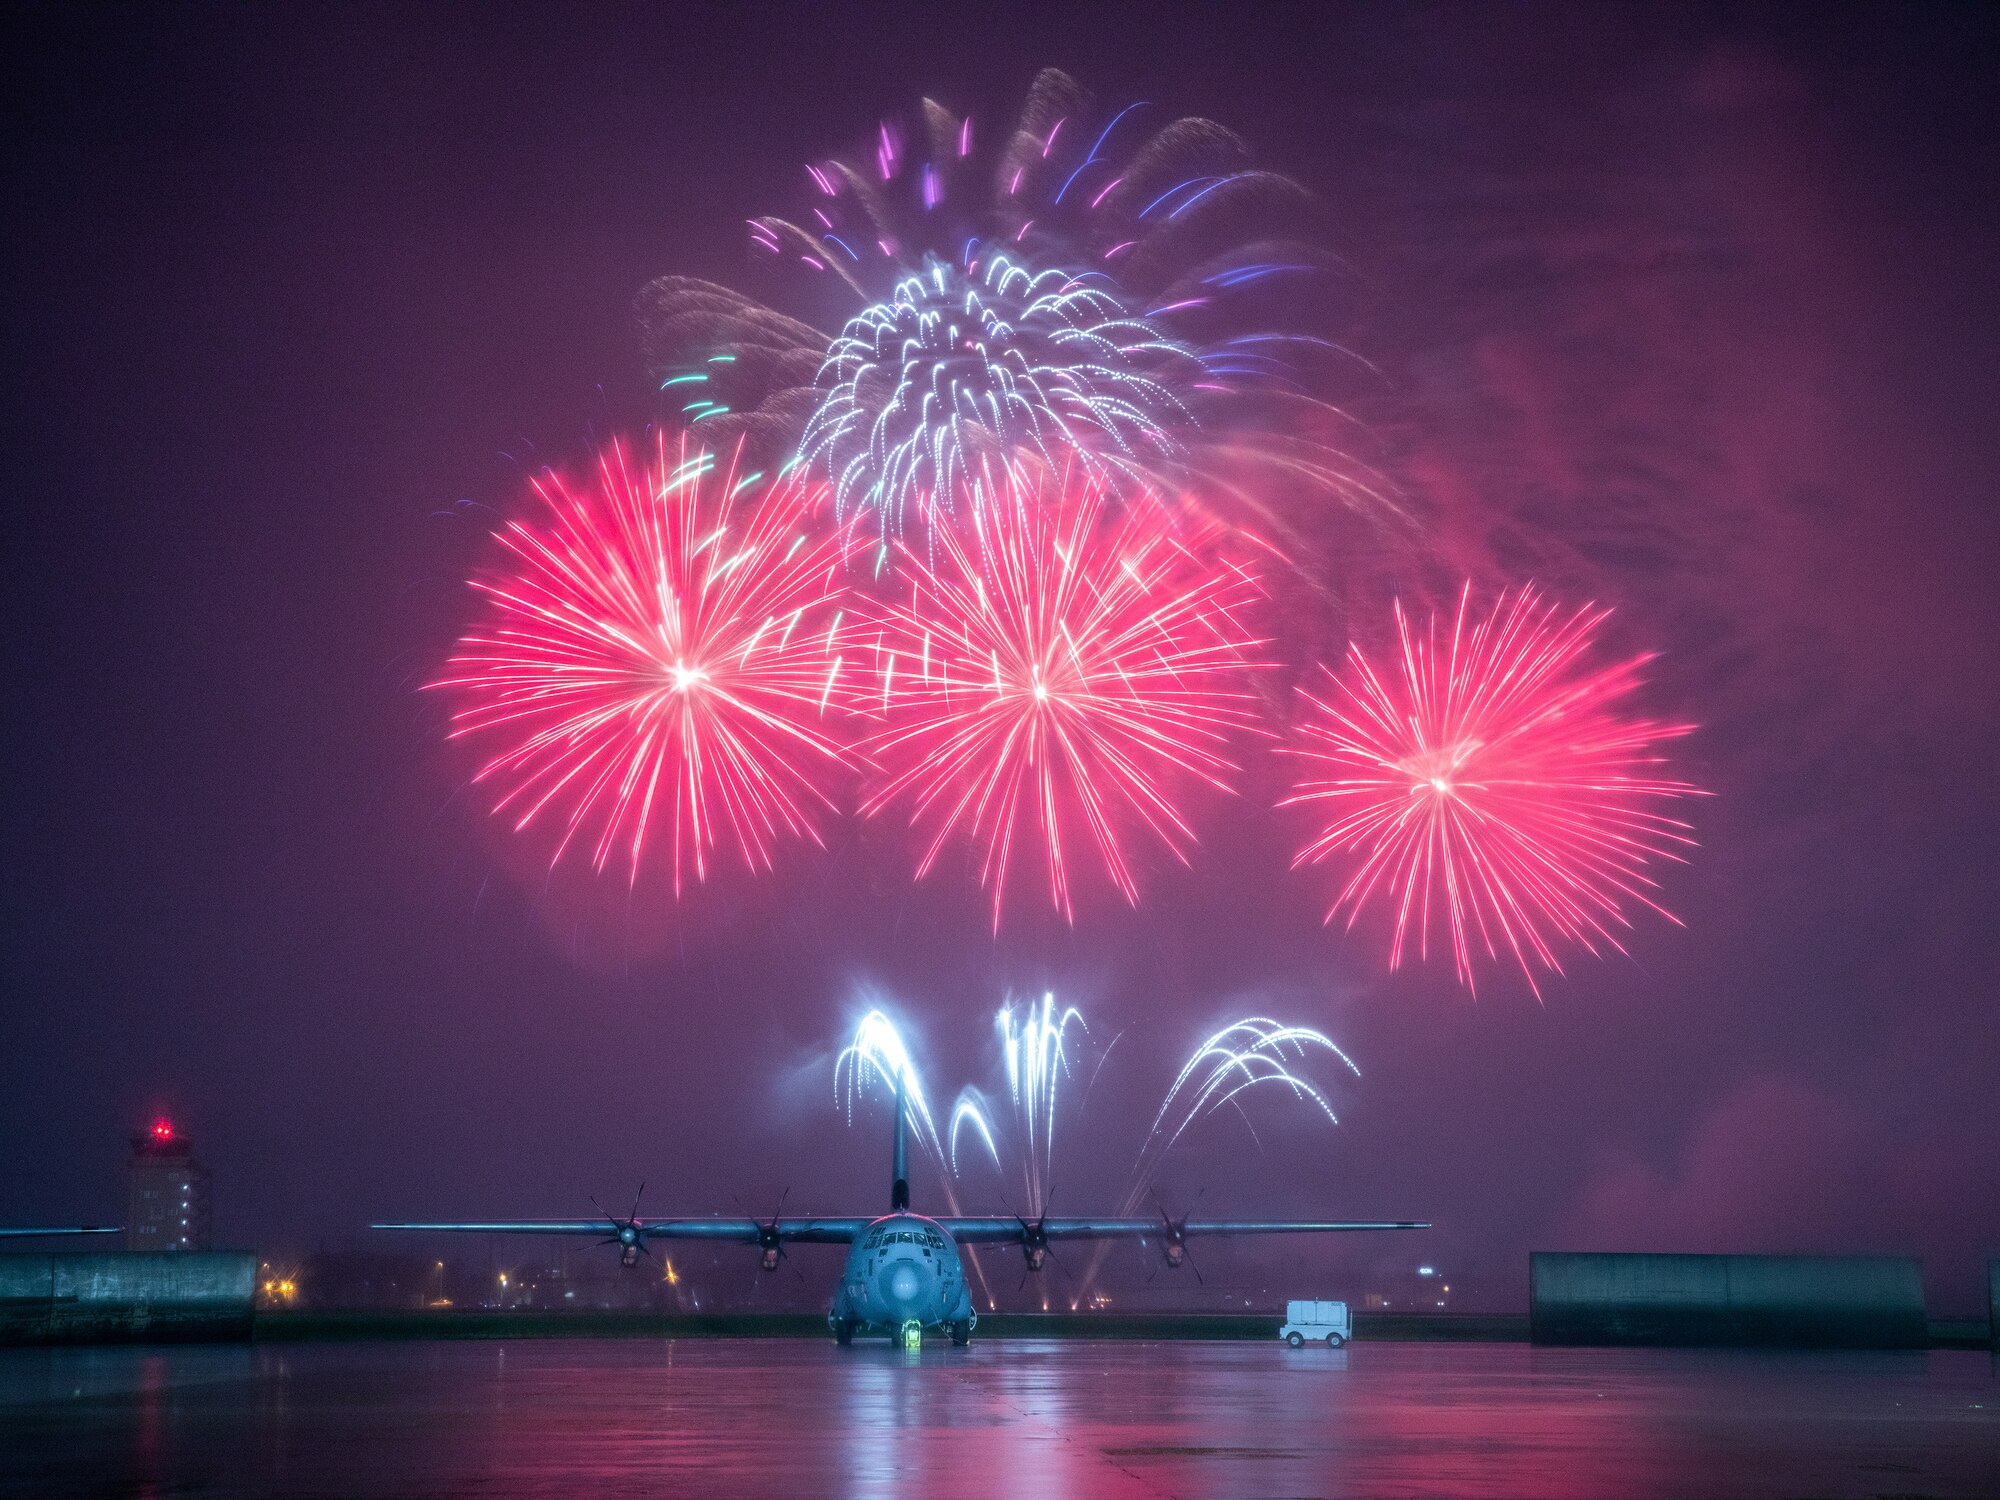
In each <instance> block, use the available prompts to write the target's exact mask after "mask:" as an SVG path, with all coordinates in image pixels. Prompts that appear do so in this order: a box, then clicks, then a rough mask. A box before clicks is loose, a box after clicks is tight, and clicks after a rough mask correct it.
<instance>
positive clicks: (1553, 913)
mask: <svg viewBox="0 0 2000 1500" xmlns="http://www.w3.org/2000/svg"><path fill="white" fill-rule="evenodd" d="M1608 613H1609V611H1607V610H1602V609H1597V608H1592V607H1588V606H1586V607H1584V608H1581V609H1578V610H1575V611H1573V612H1570V613H1564V612H1563V611H1562V610H1561V609H1559V608H1558V607H1557V606H1556V605H1555V604H1553V603H1550V602H1547V601H1545V600H1543V599H1542V598H1540V597H1539V596H1538V595H1537V594H1536V593H1535V591H1534V590H1532V589H1522V590H1519V591H1517V592H1515V593H1513V594H1511V595H1509V594H1502V595H1501V596H1500V598H1499V599H1498V600H1497V601H1496V602H1495V604H1494V606H1493V609H1492V611H1491V613H1490V614H1488V615H1487V616H1485V618H1483V619H1475V618H1473V616H1472V614H1471V591H1470V589H1469V588H1468V589H1467V590H1465V591H1464V592H1463V593H1461V595H1460V598H1459V604H1458V610H1457V614H1456V616H1455V617H1453V618H1452V619H1451V620H1450V621H1449V622H1448V623H1447V624H1446V626H1445V633H1442V634H1441V631H1440V622H1439V620H1438V618H1437V617H1436V616H1435V615H1433V616H1431V617H1430V618H1429V619H1428V620H1427V621H1426V622H1425V624H1424V625H1423V626H1422V627H1421V628H1419V627H1417V626H1414V625H1413V624H1412V622H1411V621H1410V619H1409V618H1408V617H1407V616H1406V615H1405V614H1404V612H1403V610H1402V608H1401V607H1400V605H1399V606H1398V607H1397V610H1396V626H1397V631H1398V635H1399V638H1400V645H1401V651H1400V656H1399V658H1398V661H1397V663H1396V666H1395V669H1393V670H1390V671H1386V672H1385V671H1382V670H1378V668H1377V666H1376V664H1375V663H1374V662H1373V661H1372V660H1370V658H1369V657H1368V655H1367V654H1366V653H1365V652H1364V651H1363V650H1362V649H1361V648H1360V647H1359V646H1355V647H1353V648H1351V649H1350V651H1349V655H1348V663H1347V665H1348V670H1347V672H1346V673H1345V674H1344V675H1338V676H1335V675H1332V674H1329V676H1330V679H1331V681H1330V686H1331V688H1332V691H1331V693H1330V694H1329V695H1328V696H1327V697H1326V698H1325V699H1321V698H1318V697H1312V696H1311V695H1310V694H1308V695H1307V696H1308V698H1309V700H1310V702H1311V703H1312V705H1313V707H1314V708H1315V709H1316V710H1317V714H1316V717H1314V718H1313V719H1312V720H1311V721H1309V722H1308V724H1307V725H1306V727H1305V730H1304V740H1303V742H1302V744H1301V746H1300V747H1299V750H1298V753H1300V754H1302V755H1304V756H1305V757H1307V758H1308V759H1310V760H1312V761H1314V762H1316V763H1317V774H1316V775H1314V776H1313V777H1312V778H1311V779H1309V780H1306V781H1303V782H1301V783H1300V784H1299V786H1298V787H1297V788H1296V790H1295V791H1294V793H1293V795H1292V796H1291V797H1290V798H1289V799H1288V800H1289V801H1291V802H1294V803H1305V804H1309V805H1311V806H1313V807H1314V808H1315V809H1317V810H1319V811H1321V812H1322V813H1323V815H1324V816H1325V817H1326V818H1327V820H1328V821H1327V822H1326V823H1325V825H1324V826H1323V827H1322V828H1321V829H1320V830H1319V832H1318V833H1317V835H1316V836H1315V837H1314V838H1313V839H1312V841H1311V842H1310V843H1309V844H1307V845H1306V847H1305V848H1304V850H1302V851H1301V853H1300V854H1299V857H1298V862H1299V863H1301V864H1304V863H1317V862H1319V861H1322V860H1325V859H1328V858H1330V857H1333V856H1335V855H1345V856H1349V857H1350V859H1351V860H1352V872H1351V874H1349V875H1348V878H1347V880H1346V882H1345V884H1343V885H1342V887H1341V889H1340V891H1339V894H1338V895H1337V896H1336V897H1335V898H1334V902H1333V906H1332V909H1331V911H1330V912H1329V914H1328V919H1329V920H1331V919H1332V918H1333V917H1334V916H1336V915H1338V914H1339V913H1341V912H1343V911H1345V912H1346V913H1347V914H1348V925H1349V926H1350V927H1352V925H1353V924H1354V922H1355V921H1356V920H1357V919H1358V918H1359V916H1360V915H1361V913H1362V911H1363V910H1364V909H1365V908H1366V907H1367V906H1368V905H1369V904H1370V903H1371V901H1373V900H1374V899H1375V898H1376V897H1377V896H1378V895H1380V896H1381V897H1382V898H1383V899H1384V900H1385V901H1386V902H1387V903H1388V904H1389V905H1390V906H1392V907H1393V908H1394V923H1393V928H1392V933H1391V938H1390V946H1389V963H1390V967H1392V968H1394V967H1395V966H1397V965H1398V964H1399V963H1400V962H1401V961H1402V957H1403V954H1404V951H1405V947H1406V945H1407V942H1408V939H1409V937H1410V934H1411V931H1412V929H1414V931H1415V934H1416V940H1417V947H1418V951H1419V953H1420V954H1424V955H1428V953H1429V950H1430V934H1431V929H1432V926H1433V924H1434V923H1437V924H1440V925H1442V926H1443V927H1444V928H1445V929H1446V930H1447V931H1448V932H1449V934H1450V943H1451V950H1452V958H1453V962H1454V964H1455V966H1456V968H1457V972H1458V976H1459V978H1460V980H1461V981H1462V982H1463V983H1464V984H1465V985H1466V987H1467V988H1468V989H1473V988H1476V981H1475V965H1476V963H1477V962H1478V961H1480V960H1482V959H1489V960H1490V959H1493V958H1497V957H1499V956H1501V955H1502V954H1503V952H1504V953H1505V954H1506V955H1507V956H1510V957H1511V958H1512V959H1513V961H1514V962H1515V963H1516V964H1518V965H1519V967H1520V969H1521V971H1522V972H1523V974H1525V975H1526V976H1527V979H1528V982H1529V985H1530V987H1531V988H1532V987H1534V986H1535V983H1536V980H1535V969H1536V966H1539V967H1541V968H1542V969H1544V970H1553V971H1555V972H1558V973H1560V972H1561V970H1562V964H1561V959H1560V953H1559V951H1558V950H1559V948H1560V947H1561V946H1562V945H1565V944H1573V945H1575V946H1578V947H1581V948H1582V949H1584V950H1585V951H1586V952H1591V953H1595V952H1597V951H1598V949H1599V946H1600V945H1607V946H1609V947H1611V948H1614V949H1617V950H1618V951H1620V952H1622V951H1624V950H1623V946H1622V944H1621V943H1620V941H1619V938H1618V930H1619V929H1621V928H1624V927H1626V926H1629V918H1628V916H1627V914H1626V913H1627V908H1628V907H1630V906H1635V905H1636V906H1646V907H1651V908H1652V909H1654V910H1656V911H1661V912H1662V914H1663V915H1666V913H1665V912H1664V910H1663V908H1661V907H1660V906H1659V905H1658V903H1657V901H1656V900H1655V899H1654V894H1653V893H1654V892H1655V890H1656V885H1655V882H1654V881H1653V880H1652V878H1651V877H1650V876H1649V875H1648V874H1647V866H1648V864H1649V863H1650V862H1651V861H1652V860H1654V859H1658V858H1667V859H1674V858H1679V857H1680V855H1679V851H1680V850H1682V849H1684V848H1686V847H1688V846H1689V845H1690V844H1691V842H1692V839H1691V837H1690V831H1689V829H1688V826H1687V825H1686V824H1685V823H1682V822H1680V821H1678V820H1676V819H1674V818H1671V817H1668V816H1667V815H1666V814H1665V813H1663V812H1662V811H1660V810H1659V809H1660V808H1661V807H1662V805H1663V804H1665V803H1667V802H1669V801H1671V800H1673V799H1675V798H1679V797H1684V796H1687V795H1690V794H1692V793H1694V791H1695V788H1694V787H1692V786H1690V785H1688V784H1686V783H1685V782H1680V781H1674V780H1669V779H1667V778H1666V777H1665V776H1664V775H1663V774H1662V771H1661V761H1660V757H1659V755H1658V747H1659V746H1660V745H1661V744H1662V743H1663V742H1664V741H1667V740H1671V739H1674V738H1676V737H1678V736H1680V735H1682V734H1685V733H1687V731H1688V729H1689V727H1690V726H1688V725H1684V724H1666V723H1657V722H1654V721H1651V720H1646V719H1634V718H1627V717H1624V716H1623V715H1622V714H1621V712H1620V710H1621V708H1622V706H1623V700H1624V699H1625V698H1626V697H1627V696H1628V695H1629V694H1630V693H1631V692H1632V690H1633V689H1634V688H1635V687H1636V686H1637V684H1638V680H1639V671H1640V669H1641V668H1642V667H1643V666H1644V665H1645V662H1646V658H1644V657H1640V658H1636V659H1633V660H1629V661H1622V662H1618V663H1615V664H1613V665H1611V666H1608V667H1593V666H1591V665H1590V663H1589V660H1588V658H1589V654H1590V647H1591V643H1592V639H1593V637H1594V634H1595V632H1596V630H1597V628H1598V626H1599V625H1601V624H1602V623H1603V621H1604V619H1605V617H1606V616H1607V614H1608ZM1537 993H1539V990H1537Z"/></svg>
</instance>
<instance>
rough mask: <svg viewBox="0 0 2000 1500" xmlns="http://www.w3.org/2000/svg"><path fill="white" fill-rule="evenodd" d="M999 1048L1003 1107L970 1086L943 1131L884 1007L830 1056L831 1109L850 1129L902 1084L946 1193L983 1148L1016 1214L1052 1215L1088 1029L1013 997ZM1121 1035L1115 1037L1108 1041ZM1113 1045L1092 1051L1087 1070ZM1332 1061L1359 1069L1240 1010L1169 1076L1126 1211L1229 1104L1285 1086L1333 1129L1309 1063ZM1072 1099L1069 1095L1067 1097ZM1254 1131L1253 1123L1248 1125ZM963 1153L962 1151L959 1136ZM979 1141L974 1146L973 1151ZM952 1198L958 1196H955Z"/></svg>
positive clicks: (1331, 1050) (1311, 1033)
mask: <svg viewBox="0 0 2000 1500" xmlns="http://www.w3.org/2000/svg"><path fill="white" fill-rule="evenodd" d="M994 1032H995V1035H996V1037H997V1038H998V1041H999V1046H1000V1070H1001V1072H1002V1074H1003V1075H1004V1078H1005V1086H1006V1095H1007V1101H1008V1102H1007V1107H1006V1109H1005V1110H1004V1111H996V1110H994V1109H993V1108H992V1106H991V1104H990V1102H989V1100H990V1098H992V1097H997V1094H998V1090H997V1089H995V1090H993V1091H991V1093H989V1092H988V1091H985V1090H982V1089H980V1088H979V1087H978V1086H976V1085H973V1084H967V1085H966V1086H964V1087H963V1088H961V1089H960V1090H959V1092H958V1096H957V1099H956V1101H955V1102H954V1105H953V1108H952V1113H951V1117H950V1123H949V1125H948V1126H947V1128H946V1131H945V1132H944V1133H943V1135H942V1136H941V1135H940V1132H939V1130H938V1128H937V1123H936V1119H935V1117H934V1116H933V1114H932V1112H931V1108H930V1103H929V1096H928V1094H927V1093H926V1091H925V1089H924V1084H923V1078H922V1075H921V1072H920V1070H919V1069H918V1067H917V1065H916V1062H915V1059H914V1058H913V1057H912V1056H911V1053H910V1049H909V1046H908V1044H907V1043H906V1042H905V1041H904V1040H903V1036H902V1034H901V1032H900V1031H898V1030H897V1028H896V1024H895V1022H894V1021H893V1020H891V1019H890V1018H889V1015H888V1013H887V1012H886V1011H884V1010H883V1009H882V1008H881V1007H880V1006H879V1005H877V1006H874V1007H872V1008H871V1009H870V1010H869V1011H868V1012H867V1013H866V1014H865V1015H864V1016H863V1017H862V1018H861V1021H860V1023H859V1024H858V1025H857V1026H856V1027H855V1031H854V1036H853V1039H852V1040H851V1041H850V1042H849V1043H848V1044H847V1046H845V1047H843V1048H842V1049H841V1051H840V1052H839V1054H838V1055H837V1056H836V1057H835V1059H834V1069H833V1081H834V1098H835V1103H836V1105H837V1106H838V1107H839V1108H840V1109H841V1110H842V1111H843V1112H844V1113H845V1114H846V1116H847V1119H848V1123H849V1124H852V1123H853V1119H854V1111H855V1106H856V1104H857V1103H858V1102H859V1100H860V1099H861V1098H862V1097H863V1096H864V1095H865V1094H866V1093H867V1092H868V1091H869V1089H870V1087H871V1085H880V1086H882V1087H884V1088H885V1089H886V1090H890V1091H893V1089H894V1086H895V1082H896V1080H897V1079H898V1078H901V1079H902V1080H903V1085H904V1089H905V1098H906V1099H907V1101H908V1104H909V1120H910V1134H911V1138H912V1139H913V1140H914V1141H915V1142H916V1144H917V1147H918V1149H919V1151H921V1152H922V1153H923V1154H925V1155H926V1156H928V1157H929V1158H930V1160H931V1163H932V1165H933V1166H934V1167H936V1168H937V1170H938V1172H939V1174H940V1177H941V1180H942V1181H943V1183H944V1185H945V1187H946V1190H947V1192H950V1191H951V1184H952V1182H953V1181H954V1180H956V1179H959V1178H960V1177H962V1176H963V1175H964V1172H965V1169H966V1168H967V1167H969V1166H970V1165H971V1163H972V1162H974V1161H977V1160H978V1159H980V1157H981V1156H982V1155H983V1157H984V1158H985V1160H987V1161H988V1162H990V1163H991V1165H992V1166H994V1167H996V1168H998V1169H1000V1171H1001V1172H1002V1173H1003V1174H1009V1173H1018V1180H1019V1183H1020V1186H1021V1188H1022V1190H1023V1192H1024V1193H1025V1195H1026V1196H1025V1199H1024V1202H1023V1204H1022V1211H1023V1212H1025V1213H1026V1214H1028V1215H1030V1216H1033V1215H1038V1214H1042V1213H1045V1212H1047V1211H1048V1200H1049V1190H1050V1187H1051V1185H1052V1183H1053V1180H1054V1175H1055V1168H1056V1152H1055V1142H1056V1133H1057V1128H1058V1125H1059V1124H1061V1123H1062V1122H1063V1121H1064V1120H1065V1119H1067V1120H1069V1121H1070V1125H1071V1129H1072V1132H1073V1129H1074V1124H1075V1118H1076V1116H1077V1115H1078V1114H1080V1113H1081V1112H1082V1107H1083V1100H1082V1099H1080V1098H1077V1097H1076V1090H1075V1089H1074V1087H1066V1085H1074V1084H1075V1083H1076V1082H1077V1081H1078V1079H1077V1075H1078V1073H1079V1072H1080V1070H1081V1067H1082V1064H1083V1058H1082V1057H1081V1056H1079V1055H1078V1052H1077V1047H1076V1043H1077V1042H1078V1041H1085V1040H1088V1038H1089V1036H1090V1028H1089V1027H1088V1026H1087V1025H1086V1024H1085V1023H1084V1019H1083V1013H1082V1012H1081V1011H1080V1010H1078V1009H1077V1007H1075V1006H1074V1005H1061V1004H1059V1003H1058V1002H1057V1000H1056V997H1055V996H1054V995H1053V994H1045V995H1044V996H1043V997H1042V998H1041V1000H1040V1001H1038V1002H1030V1003H1028V1004H1026V1005H1023V1006H1021V1007H1019V1008H1018V1009H1017V1008H1016V1006H1015V1005H1014V1003H1013V1002H1012V1001H1009V1002H1008V1003H1007V1004H1005V1005H1003V1006H1001V1008H1000V1010H999V1012H998V1013H997V1014H996V1015H995V1017H994ZM1115 1041H1116V1039H1115V1038H1114V1039H1113V1044H1112V1045H1115ZM1110 1052H1111V1045H1107V1046H1105V1047H1104V1049H1103V1050H1102V1051H1101V1052H1099V1053H1098V1054H1097V1058H1096V1063H1095V1067H1094V1068H1093V1069H1092V1076H1093V1077H1094V1076H1095V1071H1096V1069H1097V1068H1101V1067H1103V1065H1104V1063H1105V1061H1106V1060H1107V1059H1108V1057H1109V1055H1110ZM1328 1059H1330V1060H1331V1061H1332V1063H1333V1064H1334V1065H1335V1066H1336V1067H1338V1068H1341V1069H1344V1070H1345V1071H1346V1073H1347V1074H1348V1075H1349V1076H1351V1077H1354V1078H1359V1077H1360V1076H1361V1070H1360V1068H1358V1067H1357V1066H1355V1063H1354V1060H1353V1059H1352V1058H1350V1057H1349V1056H1348V1055H1347V1054H1346V1053H1345V1052H1343V1051H1342V1050H1341V1049H1340V1047H1339V1046H1338V1045H1337V1044H1336V1043H1335V1042H1334V1040H1333V1039H1332V1038H1331V1037H1329V1036H1327V1035H1326V1034H1325V1033H1324V1032H1322V1031H1318V1030H1315V1029H1313V1028H1312V1027H1309V1026H1293V1025H1288V1024H1286V1023H1284V1022H1281V1021H1274V1020H1271V1019H1269V1018H1268V1017H1264V1016H1244V1017H1242V1018H1241V1019H1239V1020H1235V1021H1232V1022H1230V1023H1229V1024H1228V1025H1226V1026H1223V1027H1220V1028H1218V1029H1217V1030H1216V1031H1215V1032H1213V1033H1212V1034H1210V1035H1209V1036H1207V1037H1205V1038H1204V1039H1203V1040H1202V1041H1201V1042H1200V1043H1199V1044H1198V1045H1197V1046H1196V1047H1195V1048H1194V1050H1193V1051H1192V1052H1191V1053H1189V1055H1188V1059H1187V1061H1186V1063H1185V1064H1183V1066H1182V1067H1181V1070H1180V1072H1179V1073H1178V1074H1177V1075H1175V1078H1174V1081H1173V1083H1172V1084H1171V1085H1169V1087H1168V1088H1167V1091H1166V1093H1165V1094H1164V1095H1163V1096H1162V1097H1161V1100H1160V1106H1159V1109H1158V1110H1157V1111H1156V1112H1155V1113H1154V1115H1153V1119H1152V1124H1151V1127H1150V1128H1149V1129H1148V1131H1147V1133H1146V1135H1145V1137H1144V1139H1143V1140H1142V1141H1141V1142H1140V1145H1139V1149H1138V1152H1137V1154H1136V1155H1135V1157H1134V1158H1133V1165H1132V1171H1131V1176H1130V1179H1129V1182H1128V1186H1127V1189H1126V1192H1125V1196H1124V1203H1123V1207H1121V1208H1120V1210H1119V1212H1120V1213H1121V1214H1131V1213H1134V1212H1136V1211H1137V1210H1138V1209H1140V1208H1141V1207H1142V1206H1143V1205H1144V1203H1145V1201H1146V1197H1147V1195H1148V1194H1149V1193H1150V1192H1151V1191H1152V1190H1153V1186H1154V1184H1155V1182H1156V1181H1157V1180H1158V1178H1159V1175H1160V1171H1161V1168H1162V1167H1163V1166H1164V1165H1165V1163H1166V1160H1167V1157H1168V1155H1169V1153H1171V1152H1172V1150H1173V1149H1174V1147H1175V1146H1177V1145H1179V1144H1180V1142H1181V1140H1182V1138H1183V1137H1184V1136H1186V1135H1187V1133H1188V1132H1189V1131H1190V1130H1191V1129H1193V1128H1195V1127H1196V1126H1197V1125H1199V1124H1200V1123H1201V1122H1202V1121H1204V1120H1206V1119H1208V1118H1210V1117H1211V1116H1213V1115H1214V1114H1216V1113H1217V1112H1218V1111H1219V1110H1221V1109H1223V1108H1224V1107H1225V1106H1227V1107H1230V1108H1231V1109H1232V1110H1233V1111H1234V1112H1235V1113H1237V1114H1238V1115H1239V1116H1240V1117H1241V1118H1242V1119H1243V1120H1244V1121H1245V1122H1246V1123H1248V1121H1249V1118H1250V1117H1249V1115H1248V1113H1247V1112H1246V1111H1245V1108H1244V1104H1245V1096H1246V1095H1248V1094H1250V1093H1251V1092H1252V1091H1254V1092H1255V1093H1256V1094H1257V1095H1258V1096H1260V1097H1261V1096H1263V1095H1267V1094H1270V1095H1275V1094H1277V1093H1279V1092H1281V1091H1282V1092H1283V1093H1284V1094H1285V1095H1286V1096H1287V1097H1288V1098H1290V1099H1291V1100H1292V1101H1293V1102H1294V1103H1295V1104H1299V1105H1303V1106H1305V1107H1306V1109H1307V1110H1308V1111H1309V1113H1310V1114H1311V1115H1313V1116H1315V1117H1318V1118H1320V1119H1323V1120H1325V1121H1326V1123H1327V1124H1329V1125H1338V1124H1339V1123H1340V1120H1339V1117H1338V1116H1337V1115H1336V1114H1335V1112H1334V1108H1333V1101H1332V1097H1331V1095H1330V1094H1329V1093H1328V1092H1327V1085H1326V1084H1324V1083H1323V1082H1321V1081H1320V1080H1319V1079H1318V1077H1317V1076H1316V1074H1315V1071H1314V1067H1315V1064H1316V1063H1319V1062H1322V1061H1325V1060H1328ZM1071 1101H1074V1102H1071ZM1251 1133H1252V1135H1253V1137H1254V1136H1255V1134H1256V1131H1255V1127H1254V1126H1253V1127H1252V1128H1251ZM961 1138H962V1139H963V1141H964V1145H965V1148H966V1153H965V1159H964V1161H963V1162H962V1161H961V1157H960V1141H961ZM974 1142H977V1144H978V1147H979V1150H978V1151H976V1152H975V1151H974V1150H973V1149H972V1148H973V1143H974ZM954 1201H956V1200H955V1198H954Z"/></svg>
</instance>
